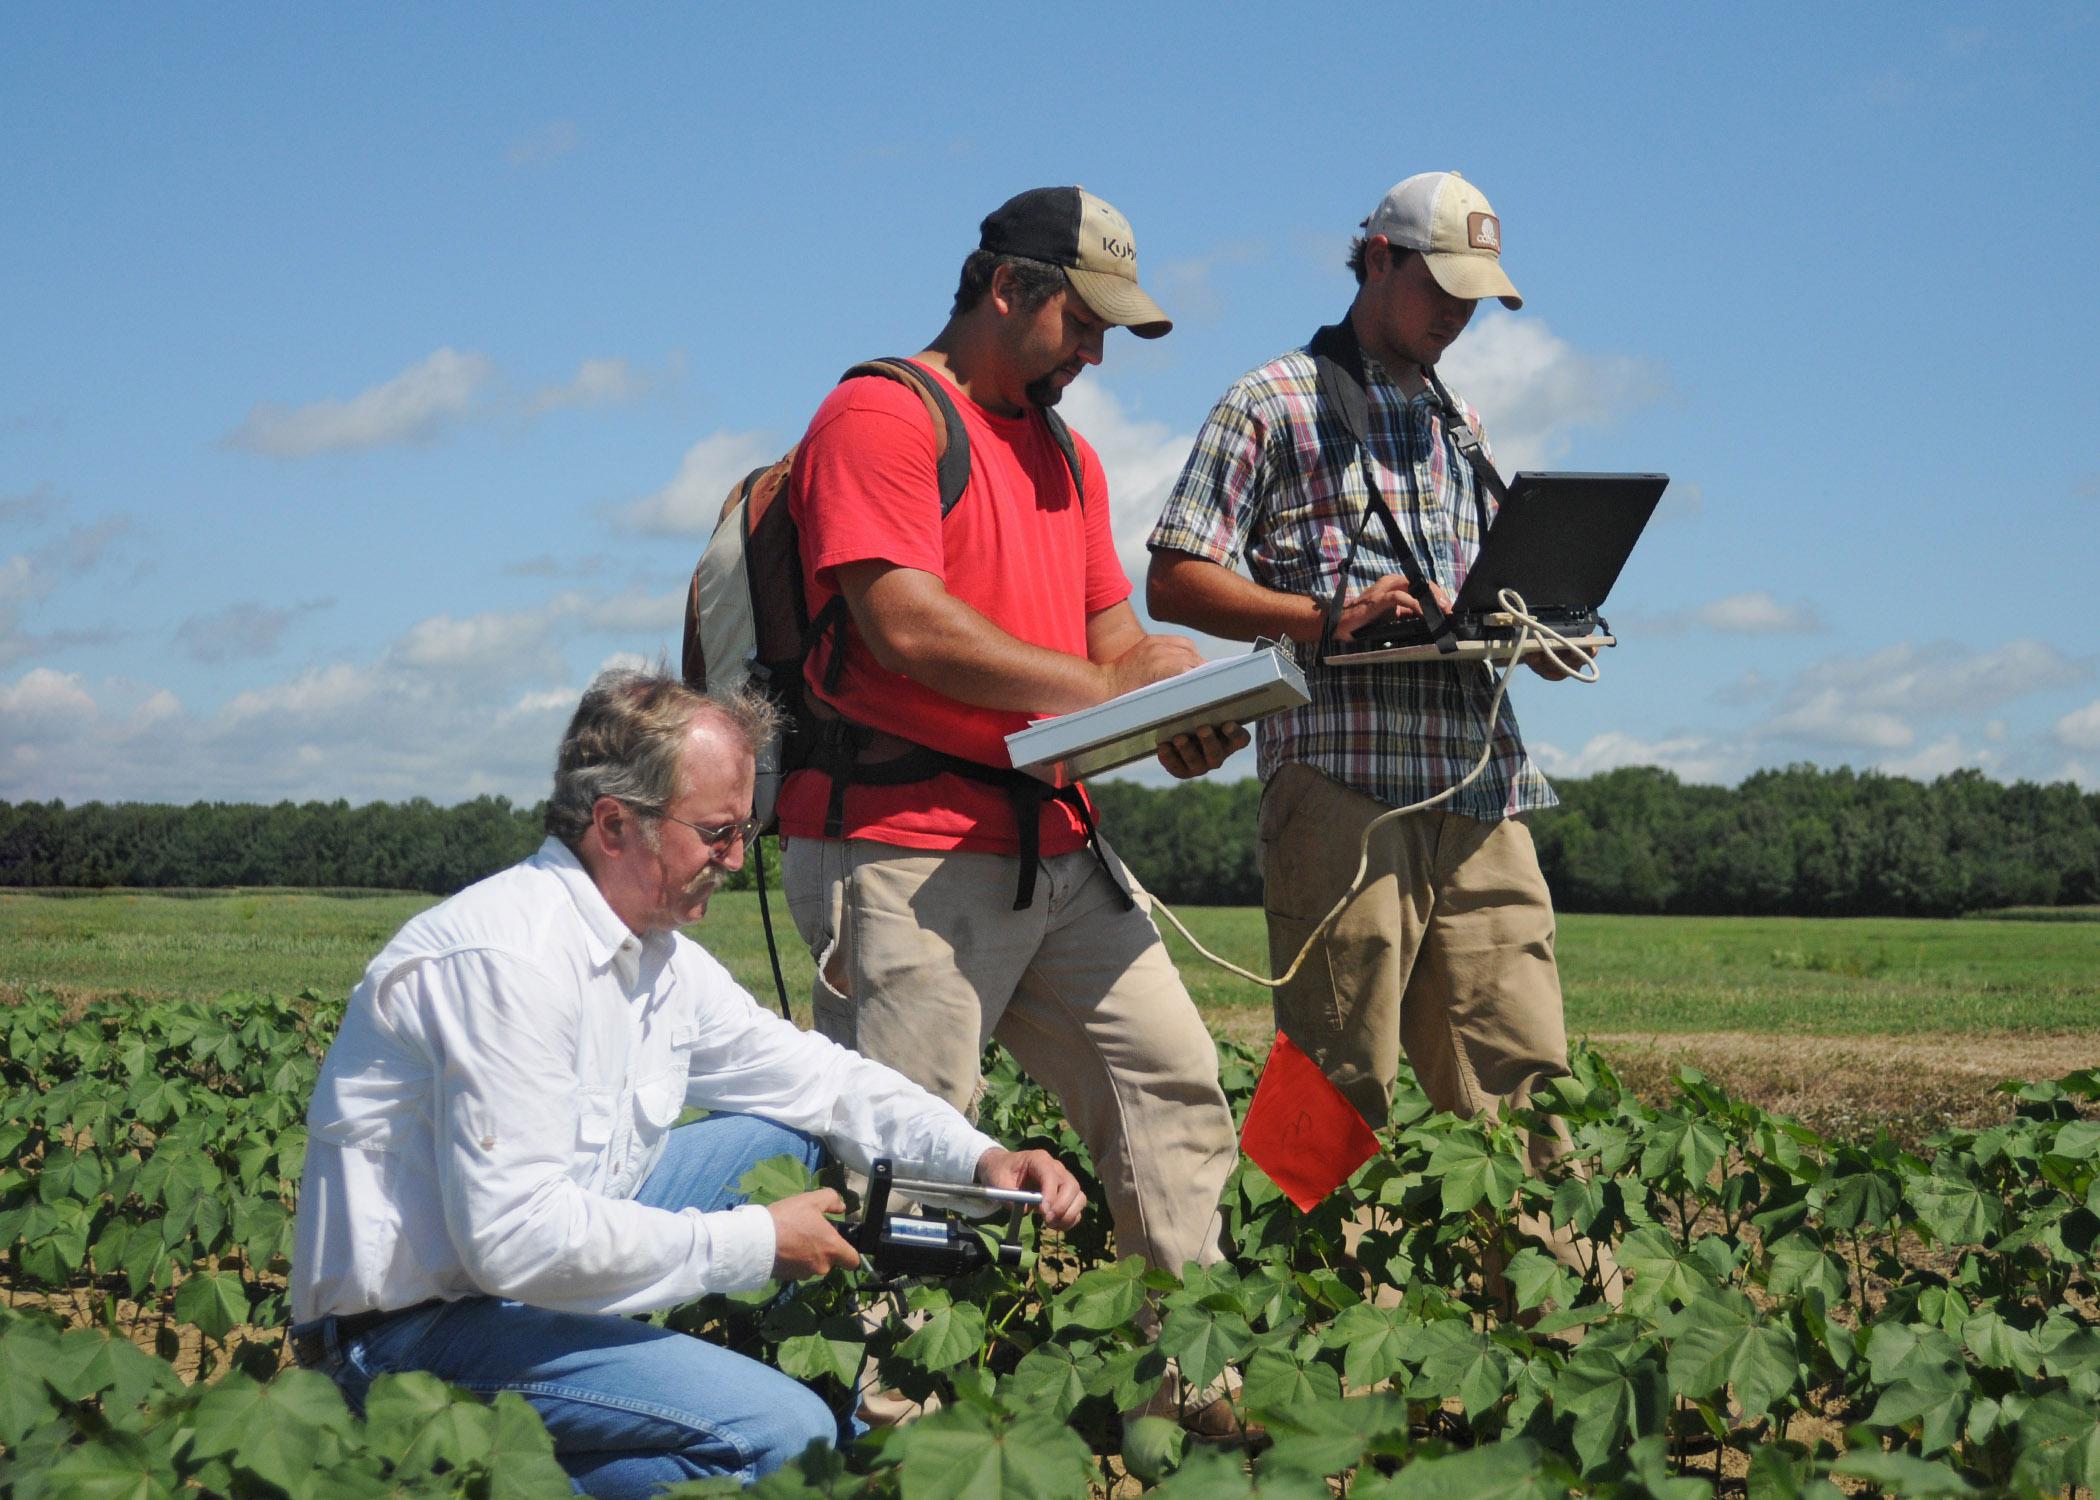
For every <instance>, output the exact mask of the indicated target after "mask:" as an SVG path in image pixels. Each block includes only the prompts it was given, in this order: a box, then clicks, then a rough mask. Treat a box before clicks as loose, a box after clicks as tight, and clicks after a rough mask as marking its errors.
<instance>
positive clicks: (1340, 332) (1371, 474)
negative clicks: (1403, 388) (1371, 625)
mask: <svg viewBox="0 0 2100 1500" xmlns="http://www.w3.org/2000/svg"><path fill="white" fill-rule="evenodd" d="M1306 349H1307V352H1309V353H1310V354H1311V355H1312V357H1313V367H1314V369H1315V370H1316V371H1317V372H1318V375H1319V383H1320V399H1321V401H1323V402H1324V403H1325V404H1326V405H1327V406H1328V407H1330V408H1331V409H1332V410H1333V411H1335V412H1336V413H1337V414H1339V415H1340V417H1341V419H1342V425H1343V426H1344V427H1346V428H1347V429H1348V431H1349V436H1350V437H1351V438H1353V439H1354V440H1355V442H1356V450H1357V458H1358V461H1359V462H1361V463H1362V464H1363V470H1364V492H1365V494H1366V495H1367V496H1368V497H1369V503H1368V504H1366V505H1365V506H1364V513H1363V515H1362V516H1361V517H1360V518H1358V520H1357V523H1356V526H1355V528H1354V529H1353V530H1352V531H1351V532H1350V533H1349V549H1348V550H1347V551H1346V552H1344V553H1343V554H1342V566H1341V569H1340V571H1339V572H1338V573H1337V574H1336V576H1335V580H1334V593H1333V595H1332V596H1331V597H1330V598H1329V599H1328V601H1327V611H1326V614H1327V623H1326V625H1325V626H1324V627H1323V628H1322V629H1321V632H1320V644H1319V647H1318V650H1317V653H1316V655H1315V656H1314V658H1313V659H1314V660H1315V661H1318V660H1320V659H1321V658H1323V657H1325V656H1326V655H1327V652H1328V650H1329V649H1330V648H1331V647H1332V646H1333V645H1334V632H1335V629H1336V627H1337V626H1339V625H1340V624H1341V619H1342V603H1343V600H1344V599H1346V598H1347V597H1348V589H1349V569H1350V567H1351V565H1353V564H1354V563H1355V561H1356V548H1357V544H1358V543H1360V542H1361V541H1363V538H1364V528H1365V527H1366V526H1368V525H1370V523H1371V517H1372V516H1374V515H1375V516H1376V517H1378V520H1379V524H1380V525H1382V526H1383V527H1384V528H1385V535H1386V540H1387V541H1388V542H1389V543H1391V545H1392V548H1393V556H1394V558H1395V559H1396V560H1397V561H1398V562H1399V564H1400V572H1401V574H1402V575H1403V576H1404V577H1405V578H1406V579H1407V591H1408V592H1409V593H1411V594H1413V595H1414V596H1415V602H1416V603H1417V604H1418V605H1420V606H1421V610H1422V620H1423V623H1424V624H1426V625H1428V627H1429V632H1430V637H1431V639H1433V640H1436V641H1437V642H1438V643H1439V644H1448V642H1447V640H1446V638H1447V637H1448V635H1449V632H1450V629H1451V622H1450V621H1449V620H1448V619H1446V618H1445V617H1444V612H1443V610H1442V609H1441V608H1439V607H1438V605H1437V602H1436V592H1435V590H1433V589H1431V588H1430V586H1429V576H1428V575H1427V574H1426V573H1424V572H1423V571H1422V566H1421V564H1420V563H1418V562H1416V561H1415V554H1414V549H1412V548H1411V547H1409V546H1408V545H1407V538H1406V537H1405V536H1403V535H1402V534H1401V531H1400V523H1399V522H1398V521H1397V520H1396V519H1394V516H1393V509H1392V507H1391V506H1389V505H1387V504H1386V503H1385V497H1384V496H1383V495H1381V494H1379V493H1378V471H1377V466H1376V465H1375V464H1373V463H1372V461H1371V444H1370V437H1369V434H1370V427H1371V421H1370V414H1371V400H1370V397H1369V395H1368V394H1366V392H1365V390H1364V356H1363V350H1362V349H1361V348H1360V347H1358V345H1357V342H1356V330H1355V329H1354V328H1352V327H1351V326H1350V325H1349V320H1348V319H1347V318H1344V319H1342V321H1341V322H1339V323H1329V324H1327V325H1326V326H1325V327H1323V328H1322V329H1320V331H1319V332H1318V333H1315V334H1314V335H1313V336H1312V342H1311V343H1309V344H1308V345H1307V346H1306Z"/></svg>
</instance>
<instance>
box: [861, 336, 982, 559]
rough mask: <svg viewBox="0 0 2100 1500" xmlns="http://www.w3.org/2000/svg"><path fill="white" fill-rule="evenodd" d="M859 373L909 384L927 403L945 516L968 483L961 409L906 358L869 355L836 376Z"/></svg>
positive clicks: (967, 444) (966, 440) (966, 441)
mask: <svg viewBox="0 0 2100 1500" xmlns="http://www.w3.org/2000/svg"><path fill="white" fill-rule="evenodd" d="M858 375H879V376H881V377H882V378H883V379H885V380H894V381H896V382H897V384H899V385H902V386H909V387H910V388H911V389H912V390H914V391H916V392H918V396H919V399H920V400H921V401H923V402H925V403H926V415H927V416H928V418H930V419H931V420H932V421H933V423H934V447H935V448H936V450H937V451H938V453H939V460H938V462H939V468H938V469H937V470H936V471H935V481H936V483H937V484H938V486H939V488H940V492H941V516H942V518H943V519H945V518H946V517H947V514H948V512H949V511H951V510H953V509H955V507H956V504H957V503H958V502H959V501H960V500H961V499H962V496H963V490H964V489H966V488H967V487H968V486H969V483H970V434H969V431H968V429H966V428H965V427H964V426H963V420H962V413H961V412H959V411H957V410H956V409H955V403H954V402H953V401H951V400H949V399H948V393H947V392H946V391H944V390H942V389H941V383H940V382H939V381H938V380H935V379H934V378H933V377H932V376H930V375H928V374H927V373H926V372H925V371H924V370H922V369H920V368H919V367H918V366H917V365H915V364H913V363H912V362H911V361H910V360H908V359H899V358H896V357H895V356H885V357H884V358H881V359H871V360H868V361H866V362H865V363H863V364H857V365H855V366H854V367H853V368H852V369H850V370H848V371H847V372H846V373H845V374H843V375H841V376H840V377H839V379H840V380H842V381H844V380H851V379H853V378H854V377H855V376H858Z"/></svg>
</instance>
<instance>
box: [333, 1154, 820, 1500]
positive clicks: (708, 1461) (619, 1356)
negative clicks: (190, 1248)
mask: <svg viewBox="0 0 2100 1500" xmlns="http://www.w3.org/2000/svg"><path fill="white" fill-rule="evenodd" d="M823 1154H824V1148H823V1146H822V1145H821V1144H820V1143H819V1142H817V1141H816V1140H814V1139H812V1138H811V1137H809V1136H806V1135H804V1134H802V1133H801V1132H800V1131H796V1130H790V1129H789V1128H787V1127H786V1126H784V1125H775V1124H773V1123H772V1122H771V1121H768V1120H761V1119H759V1118H757V1117H756V1116H753V1115H711V1116H709V1117H708V1118H707V1119H705V1120H701V1121H699V1122H698V1123H696V1124H692V1125H687V1126H683V1127H682V1128H680V1129H678V1130H674V1131H672V1132H671V1138H670V1141H669V1142H668V1143H667V1145H666V1147H665V1150H664V1156H663V1160H662V1161H660V1162H658V1163H657V1165H656V1170H655V1171H653V1172H651V1173H650V1174H649V1178H648V1180H647V1181H646V1182H644V1183H643V1184H642V1188H641V1191H640V1192H638V1193H636V1194H635V1198H636V1201H638V1202H641V1203H646V1204H649V1205H650V1206H652V1207H655V1208H666V1209H680V1208H688V1207H692V1208H699V1209H701V1210H703V1211H711V1210H714V1209H720V1208H729V1207H731V1206H733V1205H735V1204H737V1203H740V1202H742V1201H743V1197H742V1195H741V1194H740V1193H738V1192H737V1190H736V1184H737V1183H738V1182H739V1181H740V1180H742V1178H743V1175H744V1173H745V1172H747V1171H749V1170H750V1169H751V1168H752V1167H753V1166H754V1165H756V1164H757V1163H759V1162H761V1161H764V1160H766V1159H767V1158H769V1157H774V1156H793V1157H797V1158H799V1159H801V1160H802V1161H804V1162H806V1163H807V1164H808V1165H810V1166H811V1167H815V1166H816V1165H817V1164H818V1163H819V1162H820V1161H822V1159H823ZM334 1324H335V1320H334V1319H333V1318H323V1319H321V1320H320V1321H319V1323H318V1324H317V1325H312V1326H316V1327H318V1328H319V1329H320V1331H321V1332H322V1334H323V1336H324V1340H325V1343H326V1347H327V1350H328V1355H327V1359H326V1360H325V1362H324V1363H323V1364H322V1366H321V1369H322V1372H323V1373H324V1374H327V1375H329V1376H331V1377H333V1379H334V1380H335V1382H336V1384H337V1385H339V1386H341V1387H342V1390H343V1393H344V1395H345V1396H347V1397H348V1398H349V1401H350V1404H351V1405H352V1406H354V1407H356V1408H358V1409H359V1410H362V1409H363V1406H364V1398H365V1392H366V1390H367V1389H368V1388H369V1387H370V1386H371V1384H372V1381H373V1379H374V1378H375V1377H377V1376H380V1375H386V1374H392V1373H394V1372H397V1371H402V1370H427V1371H429V1372H430V1373H431V1374H433V1375H436V1376H438V1377H439V1378H440V1379H442V1380H445V1381H447V1382H449V1383H450V1384H452V1385H456V1386H459V1387H460V1388H461V1389H463V1390H468V1391H472V1392H474V1393H475V1394H476V1395H480V1396H485V1397H490V1398H493V1397H494V1396H495V1395H496V1393H497V1392H498V1391H516V1392H517V1393H518V1394H519V1395H521V1396H523V1397H524V1398H525V1400H526V1401H527V1402H528V1403H530V1405H531V1406H532V1408H533V1409H534V1410H535V1411H537V1412H538V1413H539V1414H540V1418H541V1420H542V1421H544V1422H545V1423H546V1424H547V1431H548V1432H549V1433H551V1434H552V1435H553V1437H554V1453H555V1457H556V1458H558V1459H559V1460H560V1461H561V1464H562V1467H564V1468H565V1469H567V1470H568V1471H569V1477H570V1478H571V1480H573V1481H574V1483H575V1485H576V1489H577V1491H578V1493H580V1494H585V1495H596V1496H601V1497H625V1496H642V1495H648V1494H651V1493H653V1492H654V1491H656V1490H657V1489H658V1488H660V1487H662V1486H665V1485H671V1484H676V1483H679V1482H680V1481H682V1480H687V1479H703V1478H707V1477H709V1476H712V1475H718V1474H733V1475H735V1476H736V1477H737V1478H739V1479H741V1480H743V1481H744V1482H745V1483H746V1484H748V1483H750V1482H751V1481H752V1480H755V1479H757V1478H759V1477H760V1476H761V1475H765V1474H770V1473H771V1472H772V1471H773V1470H775V1469H777V1468H779V1467H780V1466H781V1465H782V1464H784V1463H786V1462H787V1461H788V1460H789V1459H792V1458H794V1457H796V1456H797V1455H798V1454H800V1453H801V1452H802V1451H803V1449H805V1448H807V1447H808V1446H809V1445H810V1444H811V1443H813V1442H821V1443H826V1444H829V1443H831V1442H833V1441H834V1440H835V1439H836V1437H837V1435H838V1419H837V1417H835V1416H834V1415H833V1414H832V1412H831V1410H830V1409H829V1408H828V1407H826V1406H825V1404H824V1403H823V1401H821V1400H820V1399H818V1397H817V1396H816V1395H815V1393H813V1392H812V1391H810V1390H808V1389H807V1388H806V1387H804V1386H802V1385H799V1384H797V1383H796V1382H795V1381H793V1380H790V1379H789V1378H788V1377H787V1376H785V1375H782V1374H781V1373H780V1372H779V1371H777V1370H773V1369H769V1368H767V1367H766V1366H765V1365H762V1364H759V1363H757V1362H756V1361H755V1360H749V1359H746V1358H744V1357H743V1356H742V1355H741V1354H732V1353H730V1352H729V1351H728V1350H727V1349H722V1348H718V1347H716V1346H715V1345H713V1344H709V1343H706V1342H704V1341H703V1340H700V1339H696V1338H692V1337H690V1336H688V1335H686V1334H682V1333H672V1332H670V1331H668V1330H666V1329H662V1328H653V1327H651V1326H650V1325H648V1324H647V1323H641V1322H636V1321H634V1320H632V1319H628V1318H616V1317H607V1316H603V1315H596V1314H589V1313H560V1312H549V1311H547V1310H546V1309H544V1308H538V1307H528V1306H526V1305H525V1304H523V1303H520V1302H506V1301H501V1300H499V1299H497V1298H494V1297H469V1298H466V1299H464V1300H462V1301H458V1302H446V1303H442V1304H439V1305H437V1306H434V1307H425V1308H420V1309H417V1310H415V1311H413V1312H405V1313H403V1314H402V1315H401V1316H399V1317H396V1318H389V1319H388V1320H387V1321H386V1322H384V1323H382V1324H380V1325H379V1327H377V1328H374V1329H371V1330H370V1331H369V1332H366V1333H364V1334H361V1335H359V1336H357V1337H354V1338H351V1339H347V1340H343V1341H341V1342H338V1340H337V1339H336V1336H335V1326H334ZM298 1331H299V1332H302V1333H303V1332H305V1331H306V1326H304V1325H303V1326H302V1327H301V1328H300V1329H299V1330H298Z"/></svg>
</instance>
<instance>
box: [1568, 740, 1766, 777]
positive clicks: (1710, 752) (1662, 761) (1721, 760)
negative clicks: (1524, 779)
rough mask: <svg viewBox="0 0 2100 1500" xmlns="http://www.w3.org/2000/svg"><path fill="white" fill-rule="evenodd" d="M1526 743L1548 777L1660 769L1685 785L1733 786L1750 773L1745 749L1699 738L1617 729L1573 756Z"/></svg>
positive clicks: (1584, 746) (1732, 744) (1737, 745)
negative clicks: (1645, 734) (1652, 735)
mask: <svg viewBox="0 0 2100 1500" xmlns="http://www.w3.org/2000/svg"><path fill="white" fill-rule="evenodd" d="M1528 743H1529V745H1530V749H1531V753H1532V756H1533V758H1534V759H1536V760H1537V761H1538V763H1539V765H1540V767H1541V768H1542V769H1544V770H1545V772H1546V774H1547V775H1548V776H1594V775H1596V774H1597V773H1598V772H1600V771H1610V770H1615V769H1617V768H1618V767H1620V766H1661V767H1662V768H1663V769H1664V770H1666V771H1673V772H1675V773H1676V774H1677V775H1678V776H1680V777H1682V778H1683V779H1684V780H1686V781H1699V782H1727V783H1732V782H1735V781H1738V780H1740V779H1741V778H1742V776H1743V773H1744V772H1745V771H1747V770H1748V769H1749V765H1748V762H1747V761H1746V760H1745V759H1744V757H1743V750H1742V747H1741V745H1739V744H1736V743H1732V742H1725V741H1721V740H1715V739H1710V738H1708V737H1707V736H1705V735H1701V734H1678V735H1670V736H1666V737H1664V738H1662V739H1656V740H1644V739H1641V738H1639V737H1637V736H1635V735H1630V734H1626V733H1623V732H1621V731H1619V730H1616V729H1614V730H1608V731H1606V732H1605V733H1603V734H1600V735H1594V736H1592V737H1591V738H1590V739H1589V740H1588V741H1587V742H1586V743H1585V744H1584V745H1583V747H1582V748H1581V749H1580V750H1576V751H1574V752H1572V753H1571V752H1568V751H1565V750H1562V749H1560V748H1559V747H1558V746H1556V745H1552V744H1548V743H1544V742H1539V741H1530V742H1528Z"/></svg>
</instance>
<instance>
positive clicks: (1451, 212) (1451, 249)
mask: <svg viewBox="0 0 2100 1500" xmlns="http://www.w3.org/2000/svg"><path fill="white" fill-rule="evenodd" d="M1364 234H1365V235H1366V236H1369V235H1379V234H1382V235H1384V236H1385V238H1386V241H1387V242H1388V243H1389V244H1394V245H1398V246H1400V247H1402V248H1403V249H1407V250H1419V251H1421V252H1422V259H1423V260H1424V261H1426V262H1427V263H1428V265H1429V274H1430V275H1432V276H1434V277H1435V278H1436V284H1437V285H1438V286H1440V287H1442V288H1443V289H1444V290H1445V291H1447V292H1449V293H1450V294H1451V295H1452V296H1454V297H1470V298H1473V299H1475V300H1478V299H1479V298H1482V297H1500V298H1501V299H1502V305H1503V306H1504V307H1510V308H1516V307H1522V306H1523V305H1524V298H1523V297H1522V296H1521V295H1520V294H1519V293H1518V291H1517V289H1516V287H1515V286H1514V285H1512V284H1511V282H1510V279H1509V274H1508V273H1507V272H1506V271H1504V270H1503V269H1502V221H1501V220H1500V219H1498V218H1497V217H1495V210H1494V209H1493V208H1492V207H1491V206H1490V205H1489V203H1488V201H1487V199H1486V197H1485V196H1483V195H1482V193H1481V191H1480V189H1479V188H1477V187H1475V186H1473V184H1472V183H1470V182H1468V181H1466V180H1465V178H1463V177H1461V176H1459V175H1458V174H1457V173H1456V172H1418V173H1416V174H1415V175H1414V176H1412V177H1410V178H1408V179H1407V180H1406V181H1404V182H1398V183H1395V184H1394V185H1393V188H1392V190H1391V191H1390V192H1388V193H1387V194H1386V195H1385V196H1384V197H1383V198H1381V199H1379V200H1378V206H1377V207H1376V208H1374V209H1372V210H1371V217H1370V218H1368V219H1366V220H1364Z"/></svg>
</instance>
